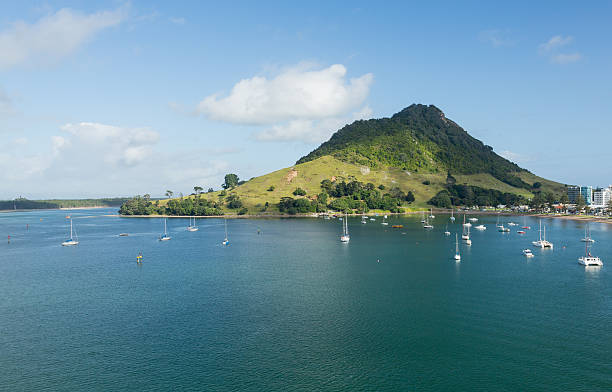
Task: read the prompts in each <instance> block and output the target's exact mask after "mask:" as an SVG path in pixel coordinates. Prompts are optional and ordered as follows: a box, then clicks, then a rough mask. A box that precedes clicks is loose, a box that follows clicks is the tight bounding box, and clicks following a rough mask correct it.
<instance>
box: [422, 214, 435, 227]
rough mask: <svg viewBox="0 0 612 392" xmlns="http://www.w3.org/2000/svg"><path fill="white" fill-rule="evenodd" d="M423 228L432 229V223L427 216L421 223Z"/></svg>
mask: <svg viewBox="0 0 612 392" xmlns="http://www.w3.org/2000/svg"><path fill="white" fill-rule="evenodd" d="M423 228H424V229H433V225H432V224H431V223H429V217H427V218H425V223H424V224H423Z"/></svg>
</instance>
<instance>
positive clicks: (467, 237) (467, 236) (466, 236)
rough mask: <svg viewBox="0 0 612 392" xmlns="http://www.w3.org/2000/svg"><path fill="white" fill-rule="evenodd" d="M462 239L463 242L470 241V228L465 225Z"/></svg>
mask: <svg viewBox="0 0 612 392" xmlns="http://www.w3.org/2000/svg"><path fill="white" fill-rule="evenodd" d="M464 217H465V216H464ZM461 239H462V240H463V241H470V226H466V225H463V233H462V234H461Z"/></svg>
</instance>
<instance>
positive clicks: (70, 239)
mask: <svg viewBox="0 0 612 392" xmlns="http://www.w3.org/2000/svg"><path fill="white" fill-rule="evenodd" d="M70 240H71V241H72V218H70Z"/></svg>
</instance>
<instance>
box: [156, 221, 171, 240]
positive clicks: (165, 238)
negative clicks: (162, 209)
mask: <svg viewBox="0 0 612 392" xmlns="http://www.w3.org/2000/svg"><path fill="white" fill-rule="evenodd" d="M167 220H168V219H167V218H164V234H162V235H161V236H160V237H159V240H160V241H169V240H171V239H172V237H170V236H169V235H168V230H167V227H166V226H167V224H166V221H167Z"/></svg>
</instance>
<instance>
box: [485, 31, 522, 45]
mask: <svg viewBox="0 0 612 392" xmlns="http://www.w3.org/2000/svg"><path fill="white" fill-rule="evenodd" d="M507 35H508V33H507V32H506V31H503V30H499V29H493V30H485V31H481V32H480V34H478V37H479V38H480V40H481V41H483V42H487V43H489V44H491V45H492V46H493V47H495V48H499V47H502V46H512V45H514V44H515V43H516V42H515V41H514V40H512V39H510V38H508V37H507Z"/></svg>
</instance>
